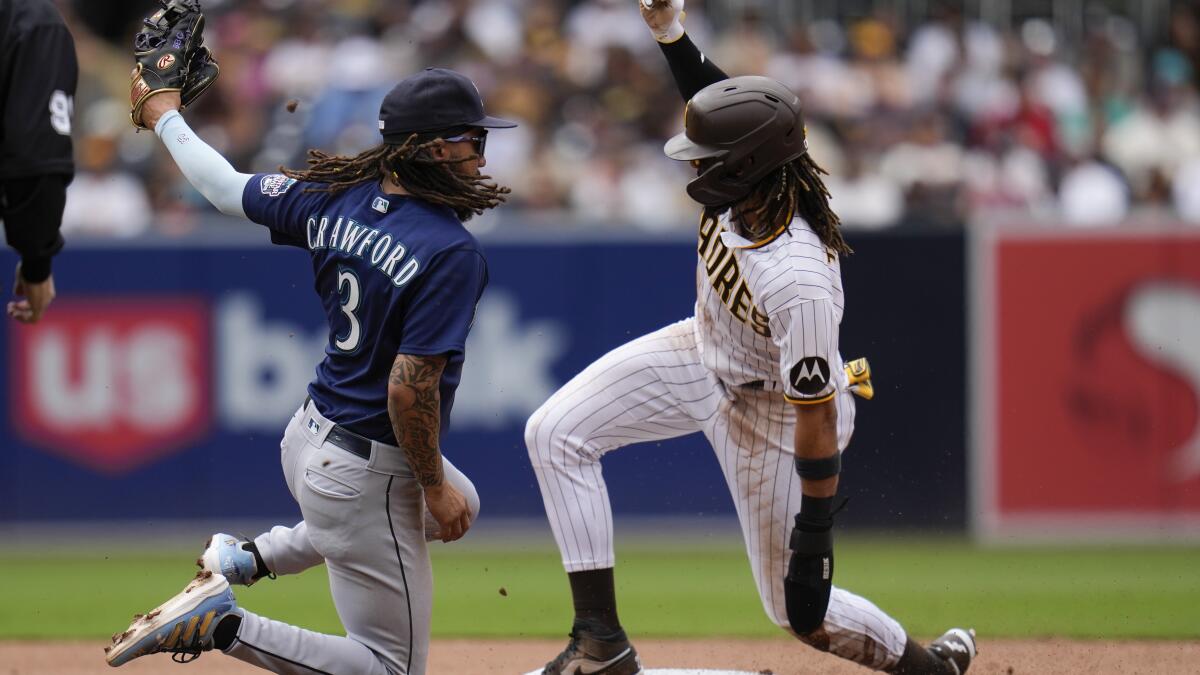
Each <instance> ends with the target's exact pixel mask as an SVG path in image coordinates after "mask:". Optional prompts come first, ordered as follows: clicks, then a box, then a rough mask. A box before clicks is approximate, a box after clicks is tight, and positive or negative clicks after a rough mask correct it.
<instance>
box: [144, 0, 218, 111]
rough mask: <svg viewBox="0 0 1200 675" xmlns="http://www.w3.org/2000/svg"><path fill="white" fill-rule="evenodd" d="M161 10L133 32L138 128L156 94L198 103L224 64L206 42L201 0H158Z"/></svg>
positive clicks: (184, 101) (182, 101) (183, 103)
mask: <svg viewBox="0 0 1200 675" xmlns="http://www.w3.org/2000/svg"><path fill="white" fill-rule="evenodd" d="M159 3H160V4H161V5H162V9H160V10H158V11H157V12H155V13H154V14H153V15H151V16H150V17H149V18H147V19H144V20H143V21H142V23H143V24H144V27H143V28H142V30H141V31H140V32H139V33H138V34H137V35H136V36H134V39H133V56H134V60H135V61H136V63H135V64H134V67H133V72H132V73H131V74H130V79H131V80H132V84H131V85H130V88H129V102H130V106H131V108H130V113H129V118H130V120H131V121H132V122H133V125H134V126H135V127H137V128H139V129H145V128H147V127H146V125H145V124H143V123H142V106H143V105H144V104H145V103H146V100H147V99H149V98H150V97H151V96H153V95H155V94H158V93H162V92H167V91H177V92H179V95H180V99H181V103H182V105H184V106H186V105H187V104H189V103H191V102H192V101H194V100H195V99H196V98H197V97H198V96H200V94H202V93H204V91H205V90H206V89H208V87H209V86H211V85H212V83H213V82H214V81H215V80H216V79H217V75H218V74H219V73H220V68H219V67H218V66H217V62H216V61H215V60H214V59H213V58H212V53H211V52H210V51H209V50H208V48H206V47H204V46H203V43H204V37H203V34H204V14H203V13H202V12H201V11H200V3H199V2H198V0H159Z"/></svg>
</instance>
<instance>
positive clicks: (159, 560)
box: [0, 537, 1200, 639]
mask: <svg viewBox="0 0 1200 675" xmlns="http://www.w3.org/2000/svg"><path fill="white" fill-rule="evenodd" d="M722 541H723V542H724V540H722ZM434 548H435V554H434V569H435V577H436V584H437V592H436V601H435V607H434V626H433V630H434V634H435V635H437V636H443V637H446V636H469V635H471V636H490V637H534V636H536V637H546V636H561V635H564V634H565V633H566V631H567V630H568V628H569V627H570V616H571V615H570V599H569V595H568V592H567V584H566V579H565V576H564V575H563V573H562V569H561V567H560V566H559V562H558V558H557V554H556V552H555V551H554V550H553V549H552V548H548V547H547V546H546V545H545V542H543V541H537V542H536V543H533V544H529V545H522V544H521V543H520V541H519V540H518V541H517V542H510V543H508V544H497V543H494V542H493V543H487V544H485V545H478V544H476V545H471V544H468V543H459V544H453V545H450V546H446V545H441V544H438V545H436V546H435V547H434ZM195 554H196V551H194V550H190V551H177V552H172V553H167V554H164V553H161V552H159V553H154V554H149V553H147V554H138V555H133V554H129V553H124V554H119V555H118V554H115V553H109V554H105V553H103V552H89V553H78V554H75V553H71V554H68V553H55V554H53V555H42V554H38V553H36V552H31V551H28V550H26V551H18V552H12V551H9V552H3V551H0V579H2V580H3V588H4V590H5V593H4V595H5V597H4V601H3V604H2V605H0V639H16V638H45V639H56V638H97V637H102V636H107V635H109V634H111V633H113V632H115V631H118V630H120V629H122V628H123V627H124V625H125V623H126V621H127V620H128V619H129V617H130V615H132V614H133V613H134V612H139V611H145V610H147V609H149V608H151V607H153V606H154V605H156V604H158V603H159V602H161V601H162V600H164V599H166V598H167V597H168V596H170V595H171V594H173V593H174V592H176V591H177V590H178V589H179V588H181V587H182V586H183V584H184V583H185V582H186V581H187V579H188V578H189V576H190V574H191V570H193V569H194V568H189V563H190V560H191V559H193V558H194V557H195ZM618 556H619V559H620V563H619V566H618V570H617V573H618V574H617V579H618V586H619V588H618V592H619V598H620V603H621V605H620V608H621V615H622V619H623V623H624V624H625V625H626V627H627V628H628V629H629V630H631V631H632V632H633V633H634V634H636V635H641V636H664V637H665V636H706V635H725V636H771V635H776V634H777V629H775V628H774V627H773V626H772V625H771V624H770V623H769V622H768V621H767V620H766V618H765V617H764V615H763V612H762V609H761V607H760V605H759V601H758V596H757V594H756V593H755V591H754V586H753V582H752V579H751V576H750V571H749V567H748V565H747V563H746V557H745V553H744V552H743V550H742V549H741V547H740V546H739V545H738V543H737V542H736V541H731V542H729V543H719V544H712V543H709V544H703V543H697V542H694V541H693V542H691V543H683V544H680V545H677V546H671V547H668V546H666V545H661V544H660V545H659V546H656V547H652V546H650V545H648V544H646V543H639V544H635V545H629V546H626V547H624V548H619V549H618ZM837 565H838V568H837V579H838V582H839V584H840V585H842V586H844V587H846V588H848V589H851V590H853V591H855V592H858V593H860V594H862V595H864V596H866V597H868V598H870V599H871V600H873V601H874V602H875V603H876V604H878V605H880V606H881V607H883V608H884V609H886V610H888V611H889V612H891V613H892V614H893V616H895V617H896V618H897V619H899V620H900V621H901V622H902V623H903V624H904V625H905V626H906V627H908V628H909V630H910V632H912V633H913V634H915V635H920V636H931V635H936V634H938V633H940V632H941V631H942V630H943V629H945V628H947V627H948V626H950V625H955V624H969V625H974V626H975V627H976V628H978V629H979V630H980V632H981V633H983V634H986V635H988V636H989V637H1002V636H1003V637H1024V636H1049V635H1055V636H1073V637H1090V638H1160V639H1179V638H1193V639H1195V638H1198V637H1200V549H1197V548H1152V547H1136V548H1134V547H1128V548H1094V547H1092V548H1081V549H1055V548H1020V549H1000V550H989V549H978V548H975V547H973V546H971V545H970V544H967V543H965V542H962V541H957V540H913V541H899V540H894V539H864V538H857V539H856V538H851V537H843V538H842V539H841V540H840V542H839V548H838V558H837ZM501 589H503V590H504V593H501ZM238 597H239V599H240V601H241V602H242V604H243V605H244V606H245V607H246V608H248V609H250V610H253V611H255V612H259V613H262V614H266V615H269V616H271V617H273V618H277V619H281V620H284V621H289V622H292V623H297V624H299V625H303V626H305V627H308V628H312V629H315V630H320V631H327V632H337V631H340V626H339V623H338V620H337V616H336V614H335V613H334V611H333V606H332V603H331V602H330V600H329V594H328V588H327V586H326V580H325V573H324V568H318V569H316V570H312V571H310V572H308V573H305V574H303V575H300V576H298V577H288V578H283V579H279V580H276V581H266V582H263V583H260V584H258V585H256V586H255V587H253V588H249V589H240V590H239V592H238Z"/></svg>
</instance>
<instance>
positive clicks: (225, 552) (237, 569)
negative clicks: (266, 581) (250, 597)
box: [196, 532, 258, 586]
mask: <svg viewBox="0 0 1200 675" xmlns="http://www.w3.org/2000/svg"><path fill="white" fill-rule="evenodd" d="M248 543H250V542H248V541H246V540H245V539H238V538H237V537H235V536H233V535H232V534H225V533H224V532H218V533H216V534H214V535H213V536H211V537H209V538H208V543H207V544H206V545H205V546H204V552H203V553H201V554H200V557H199V558H197V559H196V565H197V566H199V567H200V569H202V570H206V571H209V572H212V573H213V574H221V575H224V577H225V578H226V579H228V580H229V583H231V584H235V585H238V586H249V585H251V584H253V583H254V582H255V581H258V564H257V562H256V561H255V559H254V554H253V553H252V552H250V551H247V550H246V549H245V548H243V546H244V545H245V544H248Z"/></svg>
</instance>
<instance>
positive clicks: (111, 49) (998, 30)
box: [64, 0, 1200, 236]
mask: <svg viewBox="0 0 1200 675" xmlns="http://www.w3.org/2000/svg"><path fill="white" fill-rule="evenodd" d="M707 1H708V3H709V5H710V7H709V9H710V10H711V9H714V7H715V5H714V3H715V2H718V1H719V0H707ZM779 1H780V2H784V1H787V0H779ZM76 4H77V5H79V6H78V7H74V8H73V7H71V6H69V5H67V4H65V3H64V11H65V12H66V13H67V14H68V21H69V22H70V23H71V25H72V28H73V30H74V32H75V35H76V39H77V42H78V49H79V53H80V62H81V67H82V74H81V78H80V87H79V93H78V97H77V101H76V111H77V113H76V120H77V122H76V123H77V132H76V140H77V158H78V169H79V170H78V174H77V177H76V179H75V182H74V183H73V184H72V186H71V188H70V192H69V198H68V205H67V213H66V215H65V226H64V227H65V230H66V231H67V232H68V233H70V232H85V231H86V232H89V233H95V234H104V235H112V236H134V235H138V234H140V233H143V232H146V231H148V230H151V229H154V230H156V231H159V232H162V233H166V234H172V233H183V232H187V231H189V230H191V229H193V228H195V227H196V224H197V222H198V221H199V220H200V219H201V218H202V217H203V216H204V215H205V214H207V213H210V211H211V210H210V208H209V207H208V206H207V204H206V203H204V202H203V200H202V198H200V196H199V195H198V194H197V193H195V192H194V191H193V190H191V188H190V187H189V186H188V185H187V184H186V182H185V181H184V180H183V178H182V176H181V175H180V174H179V172H178V171H177V170H176V169H175V168H174V165H173V164H172V162H171V161H170V158H169V157H168V156H167V155H166V153H165V152H163V151H162V150H161V148H160V147H159V145H158V143H157V141H156V139H155V138H154V137H153V134H150V133H140V134H135V133H134V132H133V130H132V128H131V126H130V125H129V122H128V105H127V101H128V72H129V68H130V64H131V57H130V55H129V49H128V44H129V42H130V41H131V39H132V35H133V33H134V32H136V30H137V28H138V25H137V23H138V22H137V16H136V15H133V14H130V17H129V19H130V20H128V21H125V20H124V19H122V22H121V23H120V25H117V26H112V25H108V26H107V27H106V26H102V25H98V22H97V21H95V20H93V19H92V18H90V17H89V16H88V13H87V11H86V5H93V6H94V5H102V4H106V3H76ZM146 4H149V3H146ZM204 5H205V9H206V14H207V15H208V18H209V21H208V27H207V29H206V43H207V44H209V45H210V46H211V47H212V48H213V51H214V52H215V54H216V56H217V58H218V60H219V61H220V64H221V77H220V80H219V81H218V83H217V85H216V86H215V87H214V89H213V90H212V91H210V93H209V94H207V95H206V96H205V97H204V98H203V99H202V100H201V101H200V102H199V103H198V104H197V105H196V106H195V107H194V108H193V109H192V110H189V111H188V113H187V117H188V119H189V122H190V123H191V125H192V127H193V128H194V129H196V131H197V132H198V133H199V135H200V136H202V137H203V138H204V139H205V140H206V141H208V142H209V143H210V144H212V145H213V146H214V147H216V148H217V149H218V150H219V151H221V152H222V153H223V154H224V155H225V156H226V157H228V158H229V159H230V160H231V161H232V162H233V164H234V165H235V166H236V167H237V168H239V169H240V170H242V171H271V170H274V169H276V168H277V167H278V166H280V165H288V166H302V165H303V163H304V157H305V151H306V149H307V148H321V149H324V150H326V151H334V152H339V153H355V152H358V151H360V150H362V149H365V148H367V147H369V146H371V145H373V144H375V143H376V142H377V141H378V138H379V137H378V131H377V121H376V120H377V113H378V105H379V101H380V100H381V99H382V97H383V94H384V93H385V92H386V91H387V90H388V89H390V87H391V86H392V85H393V84H394V83H395V81H396V80H397V79H399V78H400V77H403V76H404V75H405V74H408V73H411V72H413V71H415V70H418V69H420V68H423V67H426V66H433V65H437V66H445V67H450V68H454V69H457V70H460V71H462V72H464V73H466V74H468V75H469V76H470V77H471V78H472V79H474V80H475V82H476V83H477V84H478V85H479V87H480V90H481V91H482V93H483V95H484V99H485V101H486V102H487V104H488V108H489V112H490V113H493V114H498V115H502V116H505V117H510V118H514V119H517V120H519V121H520V123H521V125H520V127H518V128H517V129H514V130H500V131H495V132H493V133H492V134H491V136H490V138H489V141H488V146H487V167H486V169H485V172H486V173H489V174H490V175H492V176H493V177H495V178H496V179H497V180H499V181H500V182H501V183H503V184H505V185H508V186H510V187H512V189H513V194H512V198H511V200H510V203H511V204H513V205H515V206H517V207H521V209H522V210H521V211H519V212H514V213H519V214H520V217H521V218H522V219H525V220H527V221H529V222H530V224H531V225H535V226H536V225H544V226H546V227H565V228H578V227H585V226H592V227H594V226H604V225H614V224H619V225H633V226H637V227H641V228H647V229H666V228H679V227H693V226H694V220H695V218H696V214H697V213H698V210H697V208H696V206H695V204H693V203H691V202H690V201H689V200H688V199H687V197H686V194H685V193H684V191H683V189H682V188H683V185H684V183H685V182H686V181H687V180H688V179H689V175H690V168H689V167H687V166H686V165H680V164H678V163H675V162H672V161H670V160H668V159H666V158H665V157H664V156H663V155H662V152H661V148H662V143H663V141H664V140H665V139H666V138H668V137H669V136H670V135H672V134H674V133H677V132H678V131H679V130H680V129H681V127H682V110H683V102H682V101H681V100H680V97H679V94H678V92H677V91H676V89H675V87H674V84H673V82H672V80H671V78H670V74H669V73H668V71H667V69H666V66H665V62H664V60H663V58H662V57H661V55H660V54H659V52H658V48H657V46H656V45H655V43H654V41H653V38H651V36H650V35H649V33H648V31H647V30H646V28H645V26H644V24H643V23H642V21H641V19H640V17H639V15H638V12H637V8H636V2H635V0H574V1H571V2H568V1H565V0H344V1H340V2H329V1H325V0H237V1H236V2H234V1H230V0H227V1H225V2H220V1H218V0H206V2H205V3H204ZM1177 5H1178V7H1177V8H1176V11H1175V13H1174V15H1173V16H1172V17H1171V20H1170V22H1169V26H1170V28H1169V35H1165V36H1163V37H1162V38H1158V39H1155V40H1148V39H1146V38H1145V37H1144V35H1143V33H1142V31H1140V30H1139V27H1138V26H1137V25H1136V24H1135V23H1133V22H1132V21H1131V20H1130V19H1128V18H1126V17H1123V16H1121V15H1119V14H1113V13H1108V12H1107V11H1103V10H1095V9H1093V10H1092V11H1089V13H1088V15H1087V17H1086V21H1085V22H1084V28H1085V29H1084V34H1083V35H1082V36H1079V37H1077V38H1076V39H1075V40H1073V41H1072V42H1071V43H1070V44H1069V43H1068V41H1066V40H1065V39H1064V38H1063V36H1062V35H1061V34H1060V32H1059V31H1057V30H1056V28H1055V26H1054V25H1053V24H1052V23H1050V22H1049V21H1047V20H1046V19H1042V18H1037V17H1032V18H1022V19H1020V20H1014V21H1012V22H1011V24H1012V25H1011V26H1006V27H1003V28H1002V27H998V26H995V25H989V24H985V23H981V22H978V21H975V20H972V19H969V18H965V17H964V16H963V15H961V14H960V13H958V12H956V11H955V10H954V9H953V8H950V9H941V10H935V11H933V12H932V13H931V14H930V15H929V16H928V17H926V18H925V19H923V20H922V21H921V22H920V23H918V24H916V25H904V24H903V22H902V21H901V20H900V19H899V18H898V17H896V16H895V15H892V14H889V13H887V12H886V11H880V12H877V13H875V14H873V15H868V16H865V17H860V18H858V19H854V20H850V21H832V20H821V21H815V22H812V23H801V22H799V21H796V22H793V23H794V25H780V23H779V22H777V21H772V20H771V17H770V16H769V13H764V12H762V11H761V10H759V11H755V10H753V9H744V10H743V11H739V12H736V13H734V16H735V18H733V19H730V20H725V21H723V22H722V25H716V21H714V20H713V19H712V18H711V17H712V16H715V15H717V14H718V12H715V11H711V12H706V11H705V9H706V7H705V3H704V2H701V1H700V0H688V14H687V21H686V25H687V27H688V30H689V33H690V34H691V35H693V37H694V39H695V41H696V42H697V43H698V44H699V45H700V46H701V47H702V48H703V49H704V50H705V51H706V52H707V53H708V54H709V56H710V57H711V58H712V59H713V60H714V61H715V62H716V63H717V64H718V65H720V66H721V67H722V68H723V69H725V71H726V72H728V73H730V74H766V75H769V76H771V77H774V78H776V79H779V80H781V81H783V82H784V83H785V84H787V85H788V86H790V87H792V88H793V89H794V90H795V91H797V93H799V94H800V95H801V96H802V98H803V100H804V104H805V107H806V111H807V124H808V133H809V137H810V147H811V152H812V154H813V156H814V158H815V159H816V160H817V161H818V163H820V164H821V165H823V166H824V167H825V168H826V169H827V170H828V171H829V172H830V174H831V176H830V177H829V179H828V183H829V187H830V190H831V191H832V193H833V195H834V207H835V210H836V211H838V212H839V213H840V214H841V216H842V218H843V220H844V221H845V223H846V226H847V227H858V228H884V227H897V226H900V227H903V226H924V227H961V226H962V225H963V224H964V223H967V222H969V221H970V219H971V218H972V216H974V215H976V214H977V213H979V211H980V210H987V209H1002V210H1005V211H1006V212H1016V213H1018V214H1028V215H1029V216H1030V217H1032V218H1037V219H1039V220H1046V221H1053V222H1062V223H1068V224H1072V225H1081V226H1087V225H1097V226H1099V225H1109V224H1113V223H1116V222H1119V221H1121V220H1122V219H1123V218H1125V217H1126V216H1127V214H1129V213H1130V211H1131V210H1133V209H1138V208H1141V207H1156V208H1160V209H1165V210H1168V211H1170V212H1172V213H1173V214H1175V215H1176V216H1178V217H1182V218H1183V219H1185V220H1188V221H1194V222H1200V99H1198V96H1197V82H1198V81H1200V78H1198V73H1197V68H1198V66H1200V21H1198V19H1197V14H1196V13H1195V12H1194V11H1192V9H1191V8H1190V5H1189V4H1188V3H1177ZM73 9H74V10H75V11H73ZM150 9H152V8H141V9H140V11H138V12H137V15H140V14H143V13H146V12H149V11H150ZM720 14H721V15H722V16H724V15H726V14H727V13H726V12H721V13H720ZM110 24H111V22H110ZM289 103H294V105H289ZM505 208H506V209H511V207H505Z"/></svg>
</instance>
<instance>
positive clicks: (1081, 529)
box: [972, 225, 1200, 539]
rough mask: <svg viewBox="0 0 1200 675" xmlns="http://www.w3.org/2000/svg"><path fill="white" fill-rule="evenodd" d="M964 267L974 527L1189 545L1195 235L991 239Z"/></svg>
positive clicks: (1198, 458)
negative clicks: (968, 286) (971, 353)
mask: <svg viewBox="0 0 1200 675" xmlns="http://www.w3.org/2000/svg"><path fill="white" fill-rule="evenodd" d="M974 262H975V266H976V269H975V272H976V283H975V288H974V294H973V297H974V303H973V305H974V306H973V311H974V316H975V321H974V331H973V332H974V336H975V340H974V345H973V347H974V350H975V365H976V367H975V369H974V371H973V373H972V382H973V391H974V393H975V411H976V415H975V419H974V433H975V440H974V448H975V454H974V456H973V467H974V471H973V475H974V481H973V483H974V488H975V489H974V496H975V499H976V501H975V505H974V511H975V526H976V531H977V532H978V533H979V534H981V535H982V536H984V537H985V538H991V539H1004V538H1006V537H1009V536H1013V537H1049V538H1054V539H1062V538H1092V537H1096V538H1111V537H1114V536H1117V537H1129V538H1151V539H1170V538H1174V537H1179V536H1193V537H1194V536H1197V535H1198V534H1200V232H1197V231H1196V230H1195V229H1194V228H1184V227H1161V228H1146V227H1140V228H1139V227H1136V226H1132V225H1131V226H1127V227H1123V228H1116V229H1112V230H1099V231H1086V232H1070V231H1063V230H1062V229H1055V230H1053V231H1050V232H1047V231H1046V230H1045V229H1044V228H1043V229H1042V231H1040V232H1039V231H1030V230H1005V229H998V230H993V231H991V232H990V233H989V234H987V235H985V236H982V237H980V240H979V241H977V242H976V248H975V258H974Z"/></svg>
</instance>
